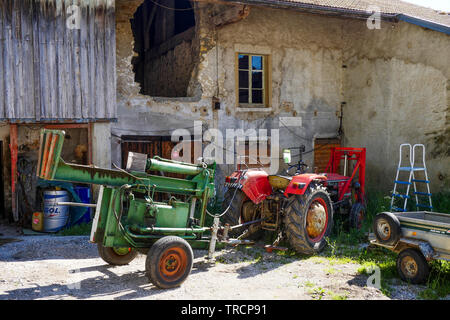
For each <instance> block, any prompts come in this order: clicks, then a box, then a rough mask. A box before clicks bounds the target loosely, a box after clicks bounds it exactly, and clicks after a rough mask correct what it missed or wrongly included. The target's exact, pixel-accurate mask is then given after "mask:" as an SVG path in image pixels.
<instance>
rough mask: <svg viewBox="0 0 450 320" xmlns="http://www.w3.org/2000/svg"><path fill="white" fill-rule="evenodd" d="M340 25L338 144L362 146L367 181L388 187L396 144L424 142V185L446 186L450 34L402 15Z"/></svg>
mask: <svg viewBox="0 0 450 320" xmlns="http://www.w3.org/2000/svg"><path fill="white" fill-rule="evenodd" d="M363 23H364V22H358V21H353V22H351V23H349V24H347V25H346V27H345V31H346V32H345V35H346V37H345V44H346V48H348V49H347V50H345V61H344V63H345V64H346V65H347V68H346V69H345V77H344V93H345V94H344V96H345V98H344V100H345V101H346V102H347V104H346V105H345V108H344V121H343V127H344V137H345V140H344V141H345V145H347V146H351V145H361V146H365V147H367V171H366V172H367V180H368V183H369V186H371V187H376V188H377V189H379V190H383V191H389V190H392V188H393V183H394V182H393V181H394V178H395V174H396V169H397V164H398V159H399V146H400V144H401V143H411V144H416V143H421V144H424V145H425V146H426V151H427V154H426V164H427V168H428V174H429V178H430V180H431V188H432V190H434V191H435V192H436V191H440V190H442V189H448V188H450V140H449V138H450V136H449V130H450V121H449V118H450V117H449V109H450V104H449V91H448V83H449V79H450V58H449V55H448V52H450V37H449V36H448V35H445V34H443V33H439V32H435V31H431V30H427V29H424V28H421V27H418V26H415V25H412V24H408V23H405V22H401V23H397V24H392V23H387V22H386V23H385V22H383V23H382V28H381V29H380V30H376V29H375V30H369V29H367V28H364V27H363Z"/></svg>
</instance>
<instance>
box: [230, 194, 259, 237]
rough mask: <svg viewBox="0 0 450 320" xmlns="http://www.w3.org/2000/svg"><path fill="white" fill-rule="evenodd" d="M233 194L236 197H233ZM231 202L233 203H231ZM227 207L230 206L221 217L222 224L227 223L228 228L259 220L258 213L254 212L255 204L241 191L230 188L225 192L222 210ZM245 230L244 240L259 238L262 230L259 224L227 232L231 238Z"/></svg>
mask: <svg viewBox="0 0 450 320" xmlns="http://www.w3.org/2000/svg"><path fill="white" fill-rule="evenodd" d="M235 192H236V195H235V196H234V193H235ZM233 196H234V199H233ZM231 200H233V201H232V202H231ZM230 202H231V203H230ZM228 205H230V208H229V209H228V211H227V213H225V214H224V215H223V217H222V223H223V224H225V223H228V224H229V225H230V226H235V225H238V224H241V223H245V222H249V221H253V220H257V219H259V213H258V212H257V210H256V206H255V204H254V203H253V202H252V201H251V200H250V199H249V198H248V197H247V195H246V194H245V193H244V192H243V191H242V190H239V189H238V190H236V189H234V188H230V189H228V190H227V192H225V195H224V200H223V207H222V210H223V211H224V210H226V209H227V208H228ZM247 229H248V233H247V234H246V236H245V238H252V239H256V238H258V237H260V236H261V231H262V230H261V227H260V225H259V224H255V225H250V226H244V227H240V228H236V229H233V230H231V231H230V232H229V235H230V236H232V237H238V236H239V235H241V234H242V233H243V232H244V231H245V230H247Z"/></svg>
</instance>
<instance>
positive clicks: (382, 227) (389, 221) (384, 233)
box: [373, 212, 402, 245]
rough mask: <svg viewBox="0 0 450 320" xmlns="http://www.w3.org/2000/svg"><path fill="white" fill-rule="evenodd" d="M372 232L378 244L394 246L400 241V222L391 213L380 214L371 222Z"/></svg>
mask: <svg viewBox="0 0 450 320" xmlns="http://www.w3.org/2000/svg"><path fill="white" fill-rule="evenodd" d="M373 231H374V233H375V237H376V238H377V240H378V241H379V242H380V243H383V244H387V245H395V244H396V243H397V242H398V240H400V236H401V234H402V233H401V229H400V221H399V220H398V219H397V217H396V216H395V215H394V214H393V213H391V212H381V213H378V214H377V215H376V216H375V219H374V220H373Z"/></svg>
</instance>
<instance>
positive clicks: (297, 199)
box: [284, 187, 333, 254]
mask: <svg viewBox="0 0 450 320" xmlns="http://www.w3.org/2000/svg"><path fill="white" fill-rule="evenodd" d="M284 226H285V233H286V236H287V239H288V241H289V244H290V245H291V247H292V248H293V249H294V250H295V251H297V252H299V253H301V254H315V253H318V252H320V251H322V249H323V248H324V247H325V245H326V237H328V236H329V235H330V234H331V230H332V228H333V206H332V203H331V199H330V196H329V195H328V193H327V192H326V191H325V189H323V188H320V187H318V188H311V189H309V190H307V191H306V193H305V194H304V195H293V196H291V197H290V198H289V199H288V203H287V205H286V207H285V217H284Z"/></svg>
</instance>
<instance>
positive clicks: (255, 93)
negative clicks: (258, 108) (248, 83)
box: [252, 90, 263, 103]
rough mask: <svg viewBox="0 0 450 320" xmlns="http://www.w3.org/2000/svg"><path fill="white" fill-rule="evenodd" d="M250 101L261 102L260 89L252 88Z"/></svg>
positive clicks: (261, 93)
mask: <svg viewBox="0 0 450 320" xmlns="http://www.w3.org/2000/svg"><path fill="white" fill-rule="evenodd" d="M252 103H263V91H262V90H252Z"/></svg>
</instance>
